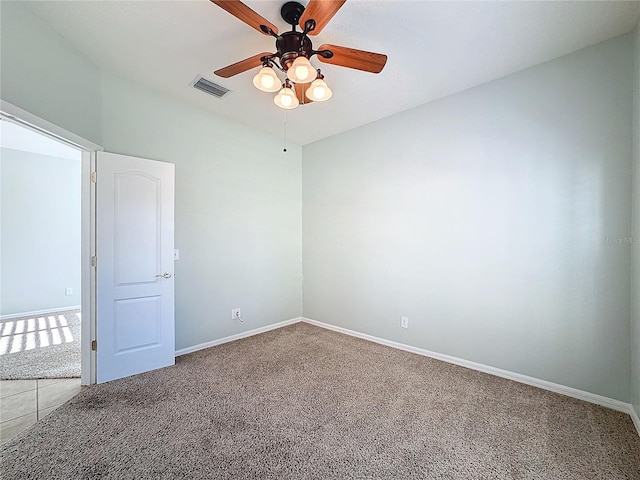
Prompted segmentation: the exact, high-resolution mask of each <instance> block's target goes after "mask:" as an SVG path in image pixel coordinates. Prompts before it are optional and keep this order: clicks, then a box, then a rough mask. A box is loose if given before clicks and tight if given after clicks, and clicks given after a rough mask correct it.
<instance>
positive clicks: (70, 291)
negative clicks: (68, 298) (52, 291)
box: [64, 287, 73, 295]
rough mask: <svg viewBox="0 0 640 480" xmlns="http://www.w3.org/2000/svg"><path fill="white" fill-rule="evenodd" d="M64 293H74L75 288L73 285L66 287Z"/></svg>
mask: <svg viewBox="0 0 640 480" xmlns="http://www.w3.org/2000/svg"><path fill="white" fill-rule="evenodd" d="M64 294H65V295H73V288H71V287H67V288H65V289H64Z"/></svg>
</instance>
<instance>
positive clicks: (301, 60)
mask: <svg viewBox="0 0 640 480" xmlns="http://www.w3.org/2000/svg"><path fill="white" fill-rule="evenodd" d="M287 78H289V80H291V81H292V82H293V83H309V82H311V81H312V80H313V79H315V78H316V69H315V68H313V65H311V62H310V61H309V59H308V58H307V57H303V56H299V57H296V59H295V60H294V61H293V63H292V64H291V66H290V67H289V70H287Z"/></svg>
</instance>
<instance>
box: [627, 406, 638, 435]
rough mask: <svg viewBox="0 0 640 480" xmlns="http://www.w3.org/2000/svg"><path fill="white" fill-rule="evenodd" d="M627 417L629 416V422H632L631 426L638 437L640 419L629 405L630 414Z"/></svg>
mask: <svg viewBox="0 0 640 480" xmlns="http://www.w3.org/2000/svg"><path fill="white" fill-rule="evenodd" d="M629 415H631V420H633V424H634V425H635V426H636V431H637V432H638V435H640V417H639V416H638V412H637V410H636V409H635V408H634V406H633V405H631V412H630V413H629Z"/></svg>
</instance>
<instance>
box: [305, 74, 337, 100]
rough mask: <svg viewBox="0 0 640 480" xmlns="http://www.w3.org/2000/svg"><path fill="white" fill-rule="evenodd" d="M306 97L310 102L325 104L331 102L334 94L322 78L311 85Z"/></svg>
mask: <svg viewBox="0 0 640 480" xmlns="http://www.w3.org/2000/svg"><path fill="white" fill-rule="evenodd" d="M305 95H306V96H307V98H308V99H309V100H312V101H314V102H324V101H325V100H329V99H330V98H331V95H333V92H332V91H331V89H330V88H329V87H328V86H327V83H326V82H325V81H324V80H322V79H321V78H317V79H315V80H314V81H313V82H312V83H311V85H309V88H307V91H306V92H305Z"/></svg>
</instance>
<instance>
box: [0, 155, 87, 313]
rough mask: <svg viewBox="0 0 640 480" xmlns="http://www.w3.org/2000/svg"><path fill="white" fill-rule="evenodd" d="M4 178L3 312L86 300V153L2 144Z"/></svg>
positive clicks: (0, 203) (0, 188) (0, 218)
mask: <svg viewBox="0 0 640 480" xmlns="http://www.w3.org/2000/svg"><path fill="white" fill-rule="evenodd" d="M0 179H1V180H0V231H2V236H1V238H0V258H2V268H1V269H0V270H1V271H0V275H1V276H2V278H1V280H2V289H1V290H0V315H10V314H16V313H24V312H33V311H39V310H48V309H51V308H58V307H70V306H76V305H80V287H81V285H80V156H79V155H78V159H77V160H71V159H68V158H57V157H52V156H48V155H41V154H37V153H31V152H23V151H19V150H12V149H9V148H0ZM67 287H71V288H72V289H73V294H72V295H66V294H65V288H67Z"/></svg>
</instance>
